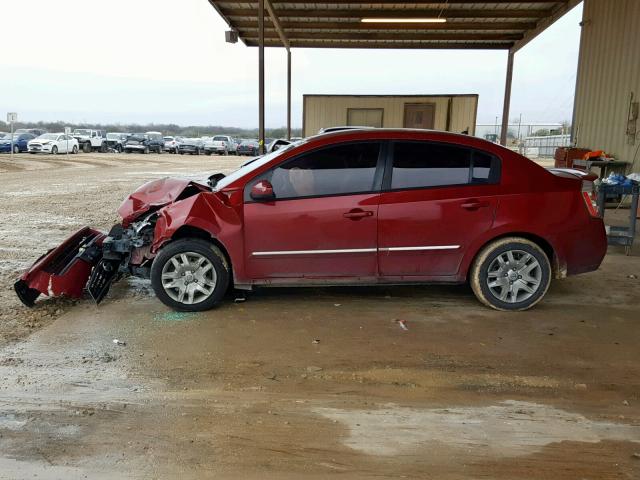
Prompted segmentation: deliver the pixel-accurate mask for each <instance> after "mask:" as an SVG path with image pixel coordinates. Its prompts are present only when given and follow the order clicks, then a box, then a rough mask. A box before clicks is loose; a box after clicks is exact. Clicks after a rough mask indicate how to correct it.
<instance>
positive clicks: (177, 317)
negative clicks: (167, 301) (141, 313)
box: [153, 311, 197, 322]
mask: <svg viewBox="0 0 640 480" xmlns="http://www.w3.org/2000/svg"><path fill="white" fill-rule="evenodd" d="M196 316H197V314H196V313H193V312H174V311H171V312H163V313H156V314H155V315H154V316H153V319H154V320H156V321H165V322H180V321H182V320H189V319H191V318H194V317H196Z"/></svg>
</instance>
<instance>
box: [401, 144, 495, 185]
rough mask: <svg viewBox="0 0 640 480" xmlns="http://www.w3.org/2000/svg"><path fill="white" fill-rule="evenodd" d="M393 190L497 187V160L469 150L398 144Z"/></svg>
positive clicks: (443, 146) (436, 145)
mask: <svg viewBox="0 0 640 480" xmlns="http://www.w3.org/2000/svg"><path fill="white" fill-rule="evenodd" d="M393 152H394V153H393V171H392V176H391V189H392V190H395V189H408V188H427V187H441V186H452V185H468V184H472V183H473V184H479V183H497V181H498V180H499V177H500V161H499V159H498V158H497V157H495V156H493V155H490V154H488V153H485V152H480V151H478V150H474V149H471V148H468V147H461V146H457V145H450V144H445V143H430V142H395V143H394V148H393Z"/></svg>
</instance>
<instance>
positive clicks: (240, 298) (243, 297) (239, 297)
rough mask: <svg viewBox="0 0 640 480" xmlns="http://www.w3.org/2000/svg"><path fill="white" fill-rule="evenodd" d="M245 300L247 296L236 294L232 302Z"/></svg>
mask: <svg viewBox="0 0 640 480" xmlns="http://www.w3.org/2000/svg"><path fill="white" fill-rule="evenodd" d="M246 301H247V297H245V296H244V295H242V296H237V297H236V298H234V299H233V303H244V302H246Z"/></svg>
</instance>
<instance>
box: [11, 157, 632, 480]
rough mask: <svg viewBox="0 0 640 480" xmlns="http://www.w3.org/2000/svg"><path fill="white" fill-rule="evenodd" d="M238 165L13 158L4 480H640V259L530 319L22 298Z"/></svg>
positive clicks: (380, 296) (617, 258)
mask: <svg viewBox="0 0 640 480" xmlns="http://www.w3.org/2000/svg"><path fill="white" fill-rule="evenodd" d="M237 163H238V159H237V158H235V157H206V156H200V157H189V156H185V157H183V156H176V155H168V154H165V155H161V156H157V155H149V156H144V155H103V154H95V155H92V154H86V155H78V156H75V157H69V158H66V157H65V156H58V157H33V156H27V155H20V156H17V157H16V159H15V160H14V162H13V163H11V162H10V161H8V157H7V156H2V157H0V181H1V185H2V189H1V190H0V200H1V202H2V208H1V209H0V478H2V479H5V478H11V479H13V478H20V479H21V478H45V479H58V478H64V479H76V478H105V479H111V478H135V479H139V478H163V479H164V478H166V479H172V478H185V479H201V478H243V479H244V478H249V479H253V478H255V479H258V478H259V479H263V478H285V479H297V478H318V479H320V478H328V477H334V476H335V477H337V478H349V479H351V478H420V479H424V478H433V479H477V478H488V479H505V480H506V479H523V480H524V479H538V478H539V479H563V480H564V479H567V480H569V479H637V478H640V360H639V357H638V352H639V351H640V350H639V348H638V345H640V280H638V277H639V276H640V258H639V255H640V251H639V250H638V249H637V248H636V249H635V251H634V252H633V255H632V256H629V257H627V256H625V255H624V252H622V251H621V250H620V249H618V248H611V249H610V251H609V254H608V255H607V257H606V259H605V262H604V264H603V266H602V268H601V270H600V271H599V272H596V273H592V274H587V275H583V276H578V277H573V278H569V279H566V280H562V281H558V282H555V283H554V284H553V285H552V287H551V289H550V291H549V293H548V294H547V297H546V298H545V300H544V301H543V302H541V303H540V304H539V306H537V307H536V308H535V309H534V310H531V311H528V312H523V313H517V314H513V313H512V314H508V313H500V312H494V311H492V310H489V309H486V308H484V307H482V306H480V304H479V303H478V302H477V301H476V300H475V298H474V297H473V294H472V293H471V291H470V289H469V288H468V287H466V286H459V287H433V286H432V287H384V288H335V289H331V288H326V289H299V290H296V289H265V290H261V291H257V292H255V293H253V294H251V295H250V296H249V298H248V300H247V301H246V302H244V303H234V302H233V298H231V297H230V298H229V299H228V300H227V301H226V302H225V303H224V304H223V305H221V306H220V307H219V308H217V309H215V310H213V311H210V312H206V313H198V314H184V313H176V312H172V311H170V310H168V309H167V308H165V307H164V306H163V305H162V304H161V303H160V302H159V301H157V300H156V299H155V298H154V297H153V295H152V294H151V292H150V291H149V289H148V285H147V284H145V283H144V282H133V281H122V282H121V283H119V284H118V285H117V286H116V287H115V288H114V289H113V290H112V292H111V293H110V295H109V297H108V298H107V299H106V300H105V301H104V302H103V303H102V304H101V305H100V306H98V307H96V306H94V305H93V304H92V303H90V302H89V301H86V300H82V301H79V302H70V301H65V300H44V301H41V302H40V303H39V305H38V306H37V307H36V308H35V309H33V310H28V309H26V308H24V307H22V306H20V305H19V304H18V302H17V300H16V299H15V298H14V295H13V293H12V292H11V284H12V282H13V280H14V278H15V276H16V275H17V274H18V273H19V271H20V270H21V269H23V268H25V267H26V266H28V265H29V264H30V263H31V262H32V261H33V260H34V259H35V258H37V257H38V256H39V255H40V254H41V253H43V252H44V251H45V250H46V249H47V248H51V247H53V246H55V245H56V244H57V243H58V242H59V241H60V240H62V239H63V238H65V237H66V236H67V235H68V234H69V233H71V232H73V231H74V230H76V229H77V228H79V227H80V226H82V225H85V224H89V225H93V226H97V227H100V228H103V229H107V228H109V227H110V226H111V224H112V223H114V222H115V221H116V220H117V218H116V216H115V210H116V208H117V207H118V205H119V203H120V201H121V200H122V199H123V198H124V197H125V195H126V194H127V193H129V192H130V191H131V190H133V189H134V188H135V187H137V186H138V185H139V184H140V183H142V182H144V181H146V180H149V179H152V178H158V177H161V176H166V175H169V174H181V175H185V174H187V175H190V176H194V177H203V176H205V175H206V174H208V173H211V172H215V171H219V170H223V171H225V170H229V169H231V168H233V167H234V166H235V165H237ZM626 213H627V212H626V211H619V212H616V213H615V214H612V215H611V217H610V218H612V219H615V220H617V221H619V220H620V219H621V218H622V216H623V215H624V214H626ZM607 215H608V216H609V213H608V214H607ZM397 320H404V322H405V323H404V324H405V325H406V327H407V330H405V329H403V328H401V325H400V324H399V323H398V322H397ZM114 339H118V340H119V341H120V342H121V343H122V342H124V343H125V344H124V345H120V344H116V343H114Z"/></svg>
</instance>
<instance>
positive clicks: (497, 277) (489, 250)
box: [470, 237, 551, 310]
mask: <svg viewBox="0 0 640 480" xmlns="http://www.w3.org/2000/svg"><path fill="white" fill-rule="evenodd" d="M470 280H471V287H472V289H473V292H474V293H475V294H476V297H478V299H479V300H480V301H481V302H482V303H484V304H485V305H488V306H490V307H492V308H495V309H496V310H526V309H528V308H531V307H532V306H534V305H535V304H536V303H538V302H539V301H540V300H541V299H542V297H543V296H544V295H545V293H546V292H547V290H548V288H549V284H550V283H551V265H550V263H549V259H548V257H547V255H546V253H545V252H544V251H543V250H542V249H541V248H540V247H539V246H538V245H537V244H535V243H533V242H531V241H530V240H527V239H524V238H516V237H511V238H504V239H500V240H497V241H495V242H493V243H491V244H489V245H488V246H487V247H485V248H484V249H483V250H482V251H481V252H480V254H479V255H478V257H477V258H476V260H475V262H474V264H473V266H472V268H471V275H470Z"/></svg>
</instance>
